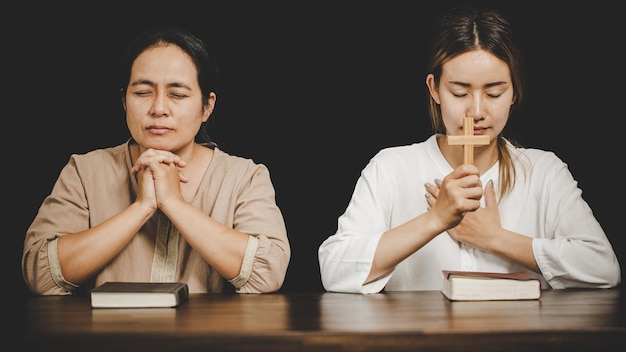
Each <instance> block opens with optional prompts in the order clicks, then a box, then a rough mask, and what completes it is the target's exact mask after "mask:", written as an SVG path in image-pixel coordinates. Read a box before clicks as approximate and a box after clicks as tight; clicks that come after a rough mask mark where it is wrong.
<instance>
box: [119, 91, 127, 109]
mask: <svg viewBox="0 0 626 352" xmlns="http://www.w3.org/2000/svg"><path fill="white" fill-rule="evenodd" d="M120 97H121V98H122V107H123V108H124V112H126V91H125V90H124V89H120Z"/></svg>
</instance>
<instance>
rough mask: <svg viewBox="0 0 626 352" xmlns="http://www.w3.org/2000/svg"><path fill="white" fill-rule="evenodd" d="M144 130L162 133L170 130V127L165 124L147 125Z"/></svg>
mask: <svg viewBox="0 0 626 352" xmlns="http://www.w3.org/2000/svg"><path fill="white" fill-rule="evenodd" d="M146 130H148V131H149V132H151V133H154V134H164V133H167V132H170V131H171V130H172V129H171V128H169V127H166V126H148V128H146Z"/></svg>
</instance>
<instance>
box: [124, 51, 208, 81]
mask: <svg viewBox="0 0 626 352" xmlns="http://www.w3.org/2000/svg"><path fill="white" fill-rule="evenodd" d="M131 76H132V77H142V78H146V79H150V80H154V79H155V77H160V78H161V79H163V78H165V77H168V78H169V79H175V80H181V79H183V78H186V79H195V78H196V66H195V64H194V62H193V60H192V59H191V57H190V56H189V55H187V53H185V52H184V51H183V50H182V49H181V48H180V47H178V46H176V45H173V44H167V45H159V46H154V47H150V48H147V49H146V50H144V51H143V52H142V53H141V54H139V55H138V56H137V58H136V59H135V61H134V62H133V65H132V70H131Z"/></svg>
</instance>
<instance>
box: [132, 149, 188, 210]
mask: <svg viewBox="0 0 626 352" xmlns="http://www.w3.org/2000/svg"><path fill="white" fill-rule="evenodd" d="M162 164H166V165H170V164H174V165H176V167H178V168H183V167H185V166H186V163H185V161H184V160H182V159H181V158H180V157H179V156H178V155H176V154H174V153H172V152H169V151H164V150H156V149H147V150H146V151H145V152H143V153H142V154H141V155H140V156H139V158H137V161H136V162H135V164H134V165H133V168H132V169H131V173H132V174H134V175H135V176H136V178H137V184H138V190H137V200H136V202H137V203H140V204H144V205H146V206H147V207H149V208H151V209H153V210H156V209H157V207H158V200H157V196H156V188H155V178H154V174H153V171H156V170H157V169H158V168H160V167H162V166H163V165H162ZM179 179H180V181H181V182H187V181H188V180H187V178H186V177H185V176H184V175H183V174H182V173H180V172H179Z"/></svg>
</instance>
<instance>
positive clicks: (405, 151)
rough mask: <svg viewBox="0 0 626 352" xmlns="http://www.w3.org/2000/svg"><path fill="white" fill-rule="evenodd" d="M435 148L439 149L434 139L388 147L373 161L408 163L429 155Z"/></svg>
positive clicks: (376, 155)
mask: <svg viewBox="0 0 626 352" xmlns="http://www.w3.org/2000/svg"><path fill="white" fill-rule="evenodd" d="M433 142H434V143H433ZM433 148H437V142H436V141H435V140H434V139H433V138H429V139H427V140H426V141H423V142H417V143H413V144H407V145H399V146H392V147H386V148H383V149H381V150H379V151H378V153H376V154H375V155H374V157H373V158H372V161H373V162H381V163H406V162H409V161H411V160H415V159H416V158H419V157H420V156H421V155H424V154H429V153H430V150H431V149H433Z"/></svg>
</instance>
